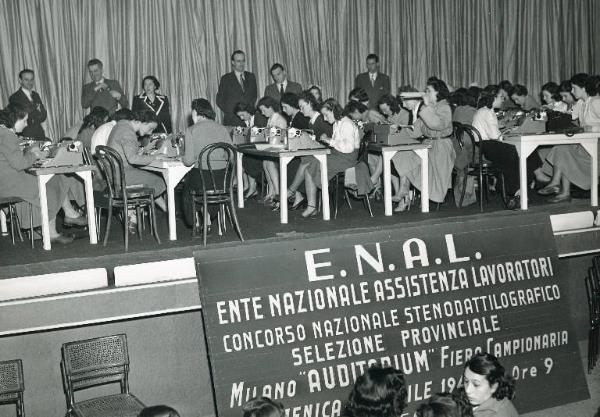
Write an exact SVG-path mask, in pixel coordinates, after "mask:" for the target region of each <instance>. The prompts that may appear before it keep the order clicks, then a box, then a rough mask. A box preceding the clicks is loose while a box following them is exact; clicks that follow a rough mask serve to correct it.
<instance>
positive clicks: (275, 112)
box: [256, 96, 287, 203]
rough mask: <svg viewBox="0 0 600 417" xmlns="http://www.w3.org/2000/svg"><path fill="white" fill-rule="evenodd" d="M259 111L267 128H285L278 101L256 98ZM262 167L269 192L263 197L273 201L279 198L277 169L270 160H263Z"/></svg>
mask: <svg viewBox="0 0 600 417" xmlns="http://www.w3.org/2000/svg"><path fill="white" fill-rule="evenodd" d="M256 107H258V109H259V110H260V111H261V113H262V114H263V116H265V117H266V118H267V119H268V120H267V129H270V128H272V127H277V128H280V129H286V128H287V122H286V120H285V117H283V115H282V114H281V113H279V112H280V111H281V107H280V105H279V103H278V102H277V101H276V100H275V99H274V98H272V97H268V96H267V97H263V98H261V99H260V100H258V103H257V105H256ZM263 168H264V170H265V174H266V177H267V183H268V184H269V192H268V193H267V196H266V197H265V201H274V202H275V203H276V202H277V200H278V199H279V170H278V169H277V164H276V163H275V162H274V161H272V160H270V159H269V160H265V161H263Z"/></svg>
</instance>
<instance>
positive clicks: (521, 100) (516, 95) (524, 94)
mask: <svg viewBox="0 0 600 417" xmlns="http://www.w3.org/2000/svg"><path fill="white" fill-rule="evenodd" d="M510 98H511V99H512V101H514V102H515V104H517V106H519V107H520V108H521V109H523V110H525V111H530V110H533V109H537V108H538V107H540V105H539V104H538V102H537V101H536V100H535V99H534V98H533V97H532V96H531V95H529V91H528V90H527V87H525V86H524V85H521V84H515V85H514V86H513V91H512V94H511V95H510Z"/></svg>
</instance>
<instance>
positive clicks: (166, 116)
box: [131, 75, 173, 133]
mask: <svg viewBox="0 0 600 417" xmlns="http://www.w3.org/2000/svg"><path fill="white" fill-rule="evenodd" d="M159 88H160V82H159V81H158V80H157V79H156V77H155V76H154V75H148V76H146V77H144V79H143V80H142V90H143V91H142V93H141V94H140V95H139V96H134V97H133V103H132V105H131V110H133V111H141V110H150V111H152V112H153V113H154V114H156V117H157V118H158V126H157V127H156V129H155V130H154V133H172V132H173V128H172V124H171V108H170V105H169V98H168V97H167V96H165V95H162V94H158V93H157V92H156V91H157V90H158V89H159Z"/></svg>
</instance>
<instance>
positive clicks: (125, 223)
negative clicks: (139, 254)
mask: <svg viewBox="0 0 600 417" xmlns="http://www.w3.org/2000/svg"><path fill="white" fill-rule="evenodd" d="M123 233H124V234H125V252H127V251H128V250H129V208H128V207H123Z"/></svg>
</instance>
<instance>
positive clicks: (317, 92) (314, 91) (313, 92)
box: [306, 85, 323, 105]
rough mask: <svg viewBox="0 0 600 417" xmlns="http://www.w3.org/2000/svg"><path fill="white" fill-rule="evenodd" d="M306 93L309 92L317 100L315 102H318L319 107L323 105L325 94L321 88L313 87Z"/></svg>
mask: <svg viewBox="0 0 600 417" xmlns="http://www.w3.org/2000/svg"><path fill="white" fill-rule="evenodd" d="M306 91H307V92H309V93H310V94H311V95H312V96H313V97H314V98H315V100H317V103H318V104H319V105H321V103H322V102H323V92H322V91H321V87H319V86H318V85H311V86H310V88H309V89H308V90H306Z"/></svg>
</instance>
